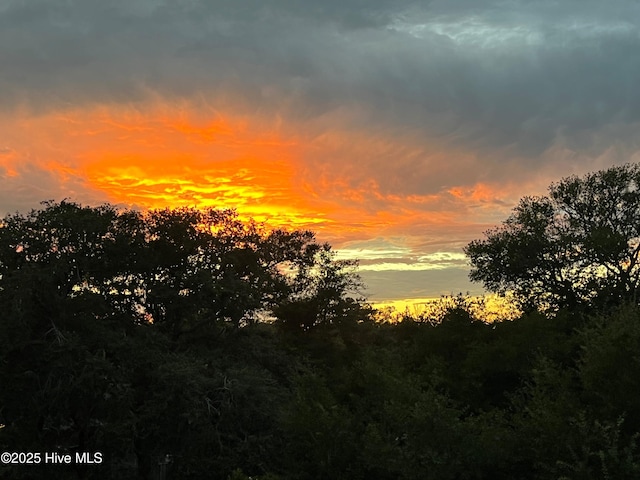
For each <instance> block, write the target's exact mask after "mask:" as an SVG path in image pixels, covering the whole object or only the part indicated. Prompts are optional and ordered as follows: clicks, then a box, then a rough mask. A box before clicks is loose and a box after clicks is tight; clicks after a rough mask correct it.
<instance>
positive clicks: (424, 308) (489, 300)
mask: <svg viewBox="0 0 640 480" xmlns="http://www.w3.org/2000/svg"><path fill="white" fill-rule="evenodd" d="M468 299H469V301H470V304H471V308H470V310H471V312H472V313H473V314H474V315H475V316H476V318H478V319H481V320H482V321H484V322H487V323H492V322H495V321H503V320H513V319H515V318H517V317H518V316H519V315H520V314H521V312H520V311H519V310H518V308H517V307H516V305H515V302H514V300H513V298H511V297H510V296H509V295H507V296H499V295H494V294H488V295H484V296H469V297H468ZM474 302H475V305H474ZM440 305H445V306H446V305H453V303H452V301H451V298H450V297H431V298H405V299H398V300H388V301H382V302H375V303H373V305H372V306H373V308H375V309H377V310H379V311H380V312H381V313H382V315H381V318H382V319H385V318H386V317H388V318H389V319H391V321H397V320H399V319H401V318H402V317H403V316H405V315H406V316H409V317H413V318H418V317H420V316H424V315H426V316H429V315H430V314H437V313H439V306H440Z"/></svg>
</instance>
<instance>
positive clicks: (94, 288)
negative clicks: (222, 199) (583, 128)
mask: <svg viewBox="0 0 640 480" xmlns="http://www.w3.org/2000/svg"><path fill="white" fill-rule="evenodd" d="M353 268H354V264H353V262H344V261H338V260H336V259H335V256H334V255H333V252H332V250H331V248H330V247H329V246H328V245H322V244H319V243H317V242H316V241H315V239H314V237H313V234H311V233H310V232H285V231H277V230H276V231H266V230H264V229H262V228H261V227H260V226H259V225H256V224H254V223H251V222H249V223H245V222H240V221H239V220H238V218H237V216H236V215H235V214H234V213H233V212H229V211H216V210H209V211H205V212H201V211H196V210H192V209H181V210H161V211H153V212H146V213H141V212H135V211H128V210H127V211H119V210H117V209H115V208H114V207H111V206H108V205H106V206H101V207H94V208H91V207H83V206H81V205H77V204H75V203H70V202H60V203H53V202H49V203H47V204H45V205H43V208H42V209H40V210H35V211H32V212H30V213H29V214H26V215H22V214H15V215H9V216H7V217H5V218H4V219H3V220H2V226H1V227H0V318H1V322H0V424H2V428H0V450H2V451H8V452H43V454H44V452H58V453H60V454H67V453H69V454H75V453H76V452H90V453H93V452H100V453H101V454H102V459H103V461H102V462H101V463H100V464H92V465H87V464H84V465H83V464H76V463H75V462H74V463H73V464H71V465H50V464H49V465H48V464H44V462H43V461H41V462H40V463H39V464H32V465H17V464H4V465H0V477H2V478H7V479H33V478H51V477H52V476H55V477H56V478H114V479H115V478H117V479H127V478H148V479H156V478H167V479H169V478H220V479H231V480H247V479H248V478H253V479H261V480H276V479H280V480H285V479H292V480H293V479H300V480H305V479H363V480H364V479H439V480H440V479H513V478H518V479H561V478H567V479H592V478H593V479H596V478H598V479H599V478H612V479H635V478H639V477H640V447H639V446H638V444H637V442H638V437H639V435H640V433H639V432H640V396H638V395H637V391H638V388H637V386H638V378H640V355H639V354H638V352H640V308H638V307H637V306H635V305H633V304H631V303H630V304H626V305H616V306H615V307H614V306H612V307H610V308H607V309H604V308H603V309H602V310H600V311H599V313H594V311H589V310H587V309H584V308H580V309H570V308H559V309H557V310H556V311H554V312H553V316H551V315H548V314H543V313H540V312H536V311H529V312H528V313H525V314H522V315H521V317H520V318H518V319H516V320H514V321H505V322H495V323H493V324H486V323H483V322H482V321H481V319H478V318H474V316H473V312H472V310H471V309H469V308H465V305H466V304H465V302H463V301H460V302H457V303H456V302H454V303H453V304H452V305H451V306H449V307H448V309H447V311H446V312H445V314H444V316H443V317H442V319H441V320H440V321H438V322H432V321H426V320H425V319H424V318H420V317H412V316H410V315H406V316H405V317H404V318H403V319H402V321H400V322H398V323H394V324H391V323H384V322H379V321H375V320H374V318H378V319H379V317H375V316H374V315H373V314H372V311H371V309H370V308H369V306H368V305H367V304H366V303H365V302H364V301H363V299H362V298H361V297H360V296H359V288H360V287H361V285H360V282H359V279H358V277H357V275H356V273H355V271H354V269H353Z"/></svg>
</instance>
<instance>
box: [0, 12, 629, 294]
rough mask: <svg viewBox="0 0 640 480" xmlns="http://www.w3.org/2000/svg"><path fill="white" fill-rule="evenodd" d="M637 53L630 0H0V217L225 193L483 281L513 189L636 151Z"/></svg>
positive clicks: (345, 241)
mask: <svg viewBox="0 0 640 480" xmlns="http://www.w3.org/2000/svg"><path fill="white" fill-rule="evenodd" d="M639 52H640V2H638V1H636V0H634V1H632V0H611V1H608V2H602V1H594V0H580V1H578V0H564V1H537V0H527V1H517V0H505V1H489V0H473V1H471V0H447V1H436V0H434V1H410V0H323V1H322V2H319V1H311V0H295V1H294V0H163V1H160V0H28V1H26V0H3V1H2V2H0V214H2V215H4V214H6V213H9V212H15V211H23V212H24V211H27V210H29V209H31V208H37V207H38V206H39V202H41V201H44V200H62V199H63V198H68V199H71V200H74V201H77V202H80V203H82V204H89V205H97V204H100V203H103V202H110V203H113V204H116V205H122V206H125V207H134V208H163V207H166V206H193V207H210V206H213V207H220V208H236V209H237V210H238V211H239V213H240V214H241V215H244V216H251V217H253V218H255V219H257V220H259V221H266V222H267V225H272V226H274V227H285V228H301V229H311V230H313V231H315V232H316V233H317V237H318V239H319V240H320V241H328V242H330V243H331V244H332V245H333V247H334V248H335V249H336V250H337V251H338V254H339V257H340V258H358V259H359V260H360V274H361V276H362V277H363V279H364V281H365V283H366V284H367V285H368V290H367V293H368V295H369V299H370V301H372V302H374V303H375V302H385V301H391V300H400V299H407V300H409V301H416V302H417V301H419V299H424V298H432V297H438V296H440V295H443V294H451V293H457V292H469V293H471V294H479V293H482V286H481V285H477V284H471V283H469V281H468V279H467V275H468V271H469V267H468V263H467V260H466V258H465V256H464V254H463V252H462V248H463V247H464V245H466V244H467V243H469V242H470V241H471V240H474V239H477V238H482V237H483V232H485V231H486V230H488V229H489V228H491V227H492V226H494V225H496V224H499V223H500V222H501V221H502V220H504V219H505V218H506V217H507V216H508V215H509V213H510V211H511V209H512V208H513V207H514V206H515V204H516V203H517V202H518V200H519V199H520V198H521V197H523V196H525V195H541V194H544V193H545V192H546V188H547V186H548V185H549V184H550V183H551V182H553V181H558V180H560V179H561V178H563V177H566V176H568V175H574V174H575V175H582V174H585V173H588V172H591V171H595V170H599V169H601V168H607V167H610V166H612V165H618V164H622V163H626V162H638V161H640V88H638V86H639V85H640V53H639Z"/></svg>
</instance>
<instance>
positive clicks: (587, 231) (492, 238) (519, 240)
mask: <svg viewBox="0 0 640 480" xmlns="http://www.w3.org/2000/svg"><path fill="white" fill-rule="evenodd" d="M485 235H486V238H485V239H483V240H474V241H473V242H471V243H470V244H469V245H467V246H466V248H465V253H466V254H467V255H468V257H469V259H470V262H471V267H472V269H471V273H470V278H471V280H473V281H479V282H482V283H483V284H484V286H485V287H486V288H487V289H488V290H490V291H492V292H497V293H501V294H502V293H505V292H507V291H512V292H514V293H515V295H516V298H517V299H518V300H519V302H520V303H521V306H522V307H523V308H525V309H536V308H537V309H542V310H551V311H553V310H556V309H558V308H560V307H570V308H575V307H579V306H589V307H593V306H605V305H611V304H618V303H621V302H625V301H632V302H636V301H637V300H638V288H639V282H640V265H639V260H640V258H639V257H640V166H639V165H637V164H626V165H623V166H618V167H612V168H609V169H607V170H602V171H598V172H595V173H591V174H588V175H586V176H584V177H576V176H571V177H568V178H564V179H562V180H561V181H560V182H558V183H553V184H551V186H550V187H549V194H548V195H546V196H541V197H525V198H523V199H522V200H521V201H520V203H519V204H518V206H517V207H515V209H514V210H513V213H512V214H511V216H510V217H509V218H508V219H507V220H505V221H504V222H503V224H502V225H501V226H499V227H497V228H495V229H493V230H489V231H488V232H486V234H485Z"/></svg>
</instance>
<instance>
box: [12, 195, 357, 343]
mask: <svg viewBox="0 0 640 480" xmlns="http://www.w3.org/2000/svg"><path fill="white" fill-rule="evenodd" d="M43 205H44V208H42V209H40V210H33V211H31V212H30V213H28V214H26V215H24V214H14V215H8V216H6V217H5V218H4V219H2V221H1V223H0V304H1V305H2V308H3V309H4V310H5V311H6V312H14V313H15V315H14V318H18V317H24V318H41V319H43V321H46V322H47V323H48V324H49V327H48V328H52V327H51V325H55V324H56V321H57V319H60V318H64V317H67V316H68V315H69V312H72V311H74V309H80V310H86V308H90V309H91V311H93V312H94V313H95V315H97V316H103V317H104V319H108V318H112V319H114V318H116V317H119V318H121V319H125V321H130V322H132V323H134V324H135V323H138V324H143V323H153V324H155V325H158V326H159V327H161V328H163V329H165V330H167V331H171V332H173V334H174V335H176V336H178V335H181V334H182V333H185V332H188V331H193V330H195V329H198V328H200V327H201V326H204V325H207V324H211V323H212V322H217V321H223V322H228V323H231V324H233V325H242V324H246V323H247V322H249V323H250V322H252V321H255V320H256V319H257V318H260V317H261V315H262V316H264V315H269V314H273V312H277V311H279V307H280V306H282V305H291V304H295V303H300V302H316V303H317V304H318V308H317V309H316V310H314V311H308V310H307V311H304V312H301V314H305V315H307V316H308V315H310V314H314V316H313V318H308V317H307V318H305V319H296V322H298V324H304V325H306V326H313V325H315V324H316V323H319V322H327V321H329V322H330V321H332V320H333V319H334V318H335V317H336V315H333V316H332V315H331V312H329V311H328V310H327V309H329V308H330V307H331V308H333V307H335V306H336V305H345V304H348V305H350V306H352V307H353V308H354V309H355V306H354V305H355V304H352V303H350V301H349V300H348V299H349V296H348V295H349V294H351V293H353V291H354V289H356V287H357V286H358V285H359V280H358V277H357V275H356V274H355V272H353V271H352V270H351V267H352V266H353V265H352V263H350V262H339V261H337V260H335V259H334V258H333V255H334V254H333V251H332V250H331V248H330V247H329V245H327V244H320V243H317V242H316V241H315V237H314V234H313V233H312V232H310V231H285V230H267V229H265V228H263V227H262V226H260V225H258V224H256V223H254V222H242V221H240V219H239V218H238V216H237V214H236V213H235V211H233V210H216V209H209V210H197V209H193V208H180V209H165V210H153V211H148V212H139V211H135V210H118V209H116V208H115V207H113V206H111V205H102V206H98V207H87V206H82V205H78V204H76V203H72V202H68V201H62V202H60V203H55V202H45V203H44V204H43ZM327 278H330V280H331V281H330V285H326V279H327ZM82 304H83V305H84V306H81V305H82ZM334 310H335V308H334ZM282 320H283V321H286V319H284V317H283V318H282Z"/></svg>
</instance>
